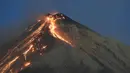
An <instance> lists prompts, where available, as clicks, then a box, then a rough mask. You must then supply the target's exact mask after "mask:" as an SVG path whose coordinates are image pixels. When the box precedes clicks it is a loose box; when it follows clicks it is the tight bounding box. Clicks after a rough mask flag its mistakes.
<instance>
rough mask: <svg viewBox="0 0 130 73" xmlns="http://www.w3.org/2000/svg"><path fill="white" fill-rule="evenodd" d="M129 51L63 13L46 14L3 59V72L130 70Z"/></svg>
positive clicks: (126, 72)
mask: <svg viewBox="0 0 130 73" xmlns="http://www.w3.org/2000/svg"><path fill="white" fill-rule="evenodd" d="M129 51H130V47H129V46H126V45H123V44H121V43H120V42H118V41H115V40H112V39H110V38H106V37H103V36H102V35H100V34H98V33H97V32H95V31H93V30H91V29H89V28H88V27H86V26H84V25H81V24H80V23H78V22H76V21H74V20H72V19H71V18H69V17H67V16H66V15H64V14H62V13H52V14H46V15H45V16H44V17H43V19H41V20H38V22H37V23H36V24H34V25H31V26H30V27H29V28H28V29H26V31H25V32H24V33H23V34H22V35H21V36H20V37H19V39H18V42H17V43H14V44H13V46H11V50H10V51H9V52H8V53H7V54H6V55H5V56H4V57H3V58H2V59H1V60H0V73H18V72H19V73H130V55H129ZM39 55H41V56H39Z"/></svg>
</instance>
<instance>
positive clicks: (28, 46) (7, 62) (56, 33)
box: [0, 14, 74, 73]
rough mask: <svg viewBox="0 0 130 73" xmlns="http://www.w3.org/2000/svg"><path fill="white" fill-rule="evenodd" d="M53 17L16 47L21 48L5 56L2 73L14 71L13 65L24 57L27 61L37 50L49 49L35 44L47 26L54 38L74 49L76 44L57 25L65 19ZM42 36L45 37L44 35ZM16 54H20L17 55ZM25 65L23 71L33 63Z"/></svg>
mask: <svg viewBox="0 0 130 73" xmlns="http://www.w3.org/2000/svg"><path fill="white" fill-rule="evenodd" d="M53 15H55V14H52V16H51V17H50V16H46V17H45V21H44V23H41V25H40V26H39V27H38V28H37V29H36V30H35V31H33V32H32V33H31V34H30V35H28V36H27V37H26V38H25V39H24V40H23V41H20V44H18V45H16V46H15V47H19V45H20V47H19V48H12V50H11V53H9V54H8V53H7V56H5V57H4V58H3V59H2V61H1V63H0V73H7V72H8V71H9V70H11V69H13V67H12V65H13V64H14V63H15V62H16V61H17V60H18V59H19V60H21V58H23V57H22V56H24V59H25V60H26V58H27V55H29V54H28V53H34V52H35V51H36V50H37V49H40V50H42V51H44V50H46V49H47V47H48V45H44V44H43V43H37V42H35V40H38V39H39V38H40V37H39V34H40V33H42V32H45V31H44V30H43V29H44V27H45V26H46V25H47V26H48V28H49V29H48V30H49V32H50V33H49V35H50V36H53V37H54V38H57V39H59V40H61V41H63V42H65V43H67V44H69V45H71V46H72V47H74V43H72V40H71V39H70V38H69V36H68V35H64V34H65V32H63V31H62V29H61V28H60V27H58V24H56V21H57V20H58V19H62V18H63V19H65V18H64V17H61V18H54V17H53ZM40 21H41V20H38V22H40ZM45 29H46V28H45ZM29 31H30V30H29ZM42 35H44V33H43V34H42ZM43 39H44V38H43ZM25 41H26V42H25ZM38 42H39V40H38ZM45 43H46V42H45ZM21 44H22V45H21ZM36 44H38V46H39V44H40V45H41V47H40V48H39V47H37V46H36ZM17 49H21V50H20V51H16V50H17ZM15 51H16V52H15ZM15 53H18V54H15ZM40 54H41V52H40ZM23 64H24V66H22V68H21V69H24V68H25V67H28V66H29V65H30V64H31V62H26V63H25V62H24V63H23ZM10 68H11V69H10Z"/></svg>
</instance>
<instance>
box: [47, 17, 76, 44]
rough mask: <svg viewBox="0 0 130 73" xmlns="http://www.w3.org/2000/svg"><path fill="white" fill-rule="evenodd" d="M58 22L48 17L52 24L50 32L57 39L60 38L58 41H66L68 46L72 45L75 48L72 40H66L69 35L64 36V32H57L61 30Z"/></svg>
mask: <svg viewBox="0 0 130 73" xmlns="http://www.w3.org/2000/svg"><path fill="white" fill-rule="evenodd" d="M56 20H57V19H54V18H53V17H47V21H48V22H49V23H50V25H49V29H50V32H51V34H52V36H53V37H55V38H58V39H60V40H62V41H64V42H66V43H68V44H69V45H71V46H74V45H73V44H72V43H71V40H70V39H69V38H66V37H67V35H66V36H64V35H63V34H64V33H63V32H62V33H60V31H61V30H57V29H59V28H58V26H57V25H56Z"/></svg>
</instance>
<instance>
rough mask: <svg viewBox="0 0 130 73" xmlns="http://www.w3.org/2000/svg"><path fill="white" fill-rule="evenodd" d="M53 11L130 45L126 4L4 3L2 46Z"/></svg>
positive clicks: (95, 0) (72, 0)
mask: <svg viewBox="0 0 130 73" xmlns="http://www.w3.org/2000/svg"><path fill="white" fill-rule="evenodd" d="M51 11H58V12H62V13H64V14H66V15H67V16H69V17H71V18H72V19H74V20H76V21H78V22H80V23H82V24H84V25H86V26H88V27H90V28H91V29H93V30H95V31H97V32H98V33H100V34H102V35H104V36H108V37H112V38H116V39H117V40H120V41H121V42H123V43H125V44H128V45H130V42H129V41H130V14H129V13H130V5H129V2H128V1H126V0H0V45H1V44H3V43H4V42H7V41H8V40H11V39H13V38H15V37H16V36H18V35H19V34H21V32H22V31H23V30H24V28H26V27H27V26H28V25H30V24H32V23H33V22H34V21H35V20H36V19H37V18H38V17H39V16H41V15H43V14H44V13H47V12H51Z"/></svg>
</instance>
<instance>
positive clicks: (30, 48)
mask: <svg viewBox="0 0 130 73" xmlns="http://www.w3.org/2000/svg"><path fill="white" fill-rule="evenodd" d="M32 48H33V45H32V44H31V45H30V46H29V49H27V50H26V51H25V52H24V53H23V55H24V58H25V60H26V55H27V54H28V52H29V51H30V50H32Z"/></svg>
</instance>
